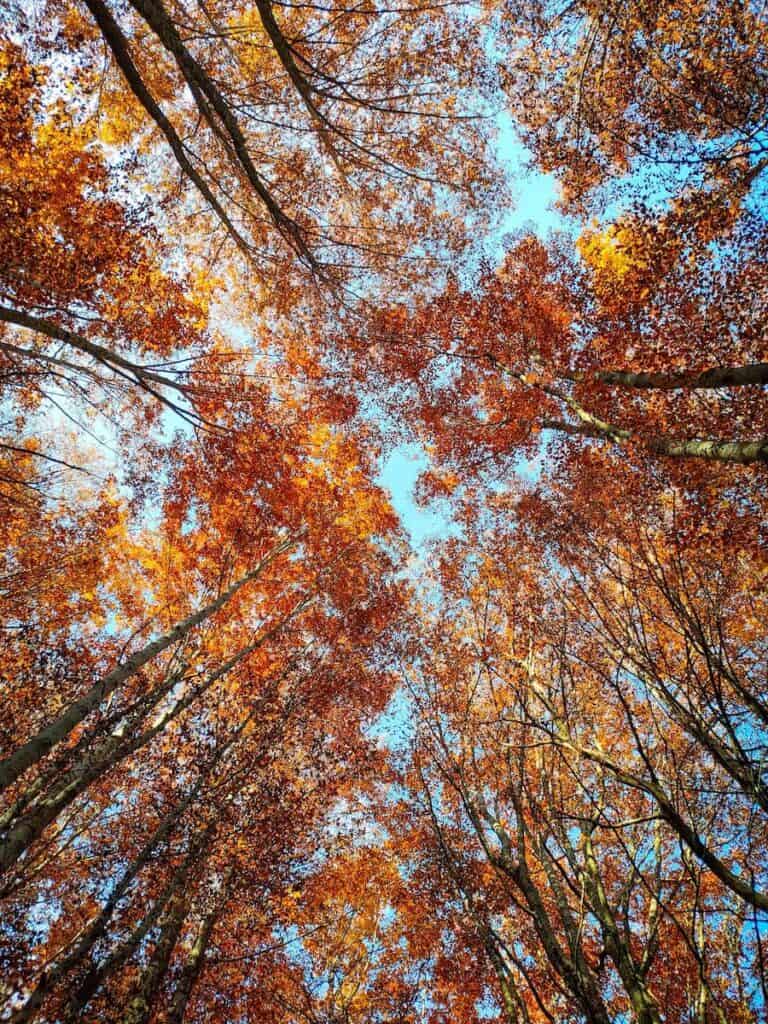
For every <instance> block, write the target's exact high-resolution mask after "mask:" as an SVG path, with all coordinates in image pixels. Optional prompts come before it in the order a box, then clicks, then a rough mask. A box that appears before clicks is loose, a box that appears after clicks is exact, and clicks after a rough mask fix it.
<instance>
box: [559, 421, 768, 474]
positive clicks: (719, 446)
mask: <svg viewBox="0 0 768 1024" xmlns="http://www.w3.org/2000/svg"><path fill="white" fill-rule="evenodd" d="M541 425H542V428H543V429H544V430H556V431H558V432H559V433H562V434H572V435H575V436H578V437H594V438H596V439H598V440H603V441H610V442H612V443H613V444H622V443H624V442H626V441H629V440H631V439H632V437H633V435H632V434H631V432H630V431H628V430H623V429H620V428H618V427H613V428H611V429H610V430H602V429H600V428H599V427H595V426H590V425H589V424H587V423H567V422H565V421H564V420H552V419H544V420H542V424H541ZM637 441H638V443H639V444H644V445H645V446H646V447H647V448H648V449H649V451H651V452H653V453H654V454H656V455H666V456H667V457H668V458H671V459H706V460H708V461H710V462H736V463H739V464H741V465H748V464H750V463H753V462H768V438H765V437H762V438H758V439H757V440H753V441H722V440H719V439H717V438H694V439H692V440H687V441H686V440H679V439H676V438H672V437H665V436H659V437H653V438H647V439H644V438H642V437H640V436H638V437H637Z"/></svg>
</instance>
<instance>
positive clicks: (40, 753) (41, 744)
mask: <svg viewBox="0 0 768 1024" xmlns="http://www.w3.org/2000/svg"><path fill="white" fill-rule="evenodd" d="M294 543H295V541H294V540H287V541H283V542H282V543H281V544H278V545H277V547H276V548H274V549H273V550H272V552H271V553H270V554H269V555H267V556H266V558H264V559H262V561H261V562H259V564H258V565H257V566H256V568H255V569H252V570H251V571H250V572H248V573H246V574H245V576H242V577H241V578H240V579H239V580H237V582H236V583H233V584H232V586H231V587H229V588H228V589H227V590H225V591H224V592H223V593H222V594H220V595H219V596H218V597H217V598H216V600H215V601H211V602H210V603H209V604H207V605H205V606H204V607H203V608H200V609H199V610H198V611H196V612H194V613H193V614H192V615H189V616H188V617H187V618H186V619H183V620H182V621H181V622H180V623H178V625H176V626H174V627H173V629H172V630H170V632H168V633H165V634H163V636H160V637H158V638H157V639H156V640H152V641H151V642H150V643H148V644H147V645H146V646H145V647H143V648H142V649H141V650H140V651H136V652H135V653H134V654H132V655H131V656H130V657H129V658H128V659H127V660H126V661H125V662H123V664H122V665H118V667H117V668H115V669H113V670H112V671H111V672H110V673H108V674H107V675H106V676H104V678H103V679H100V680H99V682H98V683H96V684H95V686H92V687H91V689H90V690H89V691H88V693H86V694H85V695H84V696H83V697H80V698H79V699H78V700H76V701H73V703H72V704H70V706H69V707H68V708H67V709H66V711H64V712H63V713H62V714H61V715H59V717H58V718H57V719H56V720H55V721H53V722H51V723H50V724H49V725H47V726H46V727H45V728H44V729H41V730H40V731H39V732H38V733H37V734H36V735H35V736H33V737H32V738H31V739H30V740H28V741H27V742H26V743H25V744H23V745H22V746H21V747H19V748H18V749H17V750H16V751H15V752H14V753H13V754H11V756H10V757H8V758H6V759H5V760H4V761H2V762H0V793H2V792H3V791H4V790H5V789H7V788H8V786H10V785H12V784H13V783H14V782H15V781H16V779H18V778H19V776H20V775H22V774H23V773H24V772H25V771H27V769H28V768H31V767H32V765H34V764H37V762H38V761H40V760H42V758H43V757H45V755H46V754H47V753H48V752H49V751H50V750H51V749H52V748H53V747H54V746H55V745H56V744H57V743H59V742H60V741H61V740H62V739H64V737H65V736H67V735H68V734H69V733H70V732H71V731H72V729H74V728H75V726H76V725H79V723H80V722H82V721H83V719H84V718H85V717H86V716H87V715H89V714H90V713H91V712H92V711H93V710H94V709H95V708H96V707H98V705H99V704H100V703H101V702H102V701H103V700H104V699H105V698H107V697H108V696H109V695H110V694H111V693H112V692H113V691H114V690H116V689H117V687H118V686H120V685H121V684H122V683H124V682H126V680H128V679H130V677H131V676H132V675H134V674H135V673H136V672H138V670H139V669H140V668H142V667H143V666H144V665H146V664H147V662H149V661H151V660H152V659H153V658H156V657H157V656H158V655H159V654H161V653H162V652H163V651H165V650H167V649H168V648H169V647H170V646H171V645H172V644H174V643H176V642H177V641H179V640H181V639H183V637H185V636H186V635H187V634H188V633H189V632H190V631H191V630H192V629H194V628H195V626H198V625H200V623H201V622H204V621H205V620H206V619H208V618H210V617H211V616H212V615H214V614H215V613H216V612H217V611H219V610H220V609H221V608H223V607H224V605H226V604H227V602H228V601H230V600H231V599H232V598H233V597H234V596H235V594H236V593H237V592H238V591H239V590H240V589H241V588H242V587H244V586H245V585H246V584H247V583H250V582H251V581H252V580H254V579H256V577H257V576H259V575H260V573H261V572H262V571H263V570H264V569H265V568H266V566H268V565H269V564H270V563H271V562H272V561H273V560H274V559H275V558H276V557H277V556H278V555H279V554H281V553H282V552H283V551H286V550H287V549H288V548H289V547H291V546H292V545H293V544H294Z"/></svg>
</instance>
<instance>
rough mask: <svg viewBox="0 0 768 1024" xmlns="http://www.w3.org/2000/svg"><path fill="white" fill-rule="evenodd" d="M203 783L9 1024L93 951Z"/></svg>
mask: <svg viewBox="0 0 768 1024" xmlns="http://www.w3.org/2000/svg"><path fill="white" fill-rule="evenodd" d="M202 783H203V776H202V775H201V776H200V777H199V778H198V780H197V782H196V783H195V785H194V786H193V787H192V789H191V790H190V792H189V793H188V794H187V795H186V796H185V797H184V798H183V799H182V800H180V801H179V802H178V803H177V804H176V805H175V806H174V807H172V808H171V809H170V810H169V811H168V812H167V814H165V816H164V817H163V818H162V820H161V821H160V823H159V824H158V826H157V828H156V829H155V831H154V832H153V833H152V835H151V836H150V837H149V839H148V840H147V842H146V843H145V844H144V846H143V847H142V848H141V850H140V851H139V853H138V854H137V855H136V857H134V859H133V860H132V861H131V863H130V864H129V865H128V867H127V868H126V869H125V871H123V874H122V875H121V876H120V880H119V881H118V882H117V883H116V884H115V885H114V886H113V888H112V891H111V892H110V894H109V896H108V898H107V900H106V902H105V903H104V905H103V907H102V908H101V910H100V911H99V912H98V914H97V915H96V916H95V917H94V918H92V919H91V921H90V922H89V924H88V925H87V926H86V928H85V930H84V931H83V932H82V933H81V934H80V936H79V937H78V939H77V941H76V942H75V944H74V945H73V946H72V948H71V949H70V950H69V952H68V953H67V954H66V956H64V957H62V959H60V960H58V961H57V962H56V963H55V964H53V965H52V966H51V967H50V968H49V969H47V970H46V971H44V972H43V974H42V975H41V976H40V978H39V980H38V983H37V985H36V986H35V989H34V990H33V992H32V993H31V994H30V995H29V997H28V998H27V1001H26V1002H25V1003H24V1005H23V1006H21V1007H20V1008H19V1009H18V1010H16V1012H15V1013H14V1014H13V1016H12V1017H11V1019H10V1024H27V1022H28V1021H30V1020H31V1019H32V1018H33V1016H34V1014H35V1013H36V1012H37V1010H38V1009H39V1008H40V1006H41V1005H42V1002H43V1000H44V999H45V997H46V996H47V995H48V994H49V993H50V992H52V991H53V989H54V988H55V987H56V985H57V984H58V982H59V981H61V979H62V978H63V977H64V976H65V975H66V974H67V973H68V972H69V971H71V970H72V969H73V968H74V967H77V965H78V964H79V963H81V962H82V960H84V959H85V957H86V956H87V955H88V954H89V953H90V951H91V950H92V949H93V947H94V945H95V944H96V942H97V941H98V940H99V939H100V938H101V937H102V936H103V935H104V934H105V932H106V930H107V926H108V924H109V922H110V920H111V919H112V915H113V914H114V912H115V910H116V909H117V905H118V904H119V902H120V900H121V899H122V898H123V897H124V896H125V894H126V893H127V892H128V890H129V889H130V887H131V885H132V884H133V882H134V880H135V879H136V877H137V876H138V875H139V874H140V873H141V871H142V870H143V869H144V868H145V867H146V866H147V865H148V864H149V862H150V860H151V859H152V858H153V857H154V855H155V853H156V851H157V850H158V849H159V848H160V847H161V846H162V844H163V843H164V842H165V841H166V840H167V839H168V838H169V837H170V835H171V834H172V833H173V830H174V829H175V827H176V825H177V824H178V823H179V822H180V821H181V819H182V817H183V815H184V812H185V811H186V810H187V808H188V807H189V806H190V805H191V804H192V803H194V801H195V799H196V797H197V795H198V794H199V792H200V790H201V788H202Z"/></svg>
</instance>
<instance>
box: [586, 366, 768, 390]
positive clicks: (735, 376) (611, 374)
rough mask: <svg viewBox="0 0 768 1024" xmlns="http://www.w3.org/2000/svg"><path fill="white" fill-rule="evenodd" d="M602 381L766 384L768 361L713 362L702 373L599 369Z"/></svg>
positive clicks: (696, 386)
mask: <svg viewBox="0 0 768 1024" xmlns="http://www.w3.org/2000/svg"><path fill="white" fill-rule="evenodd" d="M595 376H596V377H597V379H598V380H599V381H602V382H603V384H618V385H619V386H620V387H625V388H652V389H655V390H659V391H675V390H678V389H687V390H690V391H699V390H705V389H710V388H740V387H747V386H749V385H753V386H754V385H765V384H768V363H748V364H746V365H745V366H715V367H712V369H709V370H704V371H703V372H702V373H691V372H690V371H689V370H671V371H669V372H668V373H630V372H628V371H624V370H598V371H597V373H596V374H595Z"/></svg>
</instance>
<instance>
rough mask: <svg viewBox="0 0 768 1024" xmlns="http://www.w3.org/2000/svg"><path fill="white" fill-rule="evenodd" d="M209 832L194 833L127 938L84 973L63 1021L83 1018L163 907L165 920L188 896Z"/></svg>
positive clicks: (209, 830)
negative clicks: (175, 866)
mask: <svg viewBox="0 0 768 1024" xmlns="http://www.w3.org/2000/svg"><path fill="white" fill-rule="evenodd" d="M211 836H212V827H211V826H209V827H207V828H206V829H203V830H201V831H200V832H198V833H197V835H196V836H195V837H194V839H193V840H192V842H191V843H190V846H189V849H188V851H187V855H186V857H185V858H184V860H183V862H182V863H181V864H180V865H179V866H178V867H177V868H176V870H175V871H174V873H173V875H172V876H171V878H170V879H169V881H168V883H167V884H166V886H165V889H164V890H163V891H162V893H161V894H160V896H158V898H157V899H156V900H155V902H154V903H153V905H152V907H151V908H150V910H149V912H148V913H147V914H146V915H145V916H144V917H143V918H142V920H141V921H140V922H139V923H138V924H137V925H136V927H135V928H133V930H132V931H131V932H130V933H129V934H128V935H127V936H126V938H125V939H123V940H122V942H120V943H118V945H117V946H115V947H114V948H113V949H112V950H111V952H110V953H109V955H108V956H107V957H106V958H105V959H104V960H102V961H101V963H98V964H93V965H92V966H91V968H90V970H88V972H87V973H86V975H85V977H84V978H83V979H82V980H81V981H80V983H79V985H78V987H77V989H76V990H75V991H74V992H73V993H72V994H71V995H70V997H69V999H68V1000H67V1004H66V1006H65V1007H64V1012H63V1015H62V1019H63V1021H64V1024H73V1022H75V1021H82V1020H83V1012H84V1011H85V1009H86V1008H87V1007H88V1005H89V1003H90V1002H91V1000H92V999H93V997H94V996H95V995H96V994H97V992H98V991H99V989H100V988H101V986H102V985H103V984H104V982H105V981H106V979H107V978H108V977H110V976H111V975H112V974H114V973H115V971H117V970H119V969H120V968H121V967H122V966H123V964H125V962H126V961H127V960H128V959H129V958H130V957H131V956H132V955H133V953H134V952H135V951H136V950H137V949H138V947H139V946H140V945H141V943H142V942H143V941H144V939H145V938H146V937H147V935H148V934H149V932H150V931H151V930H152V928H154V927H155V925H156V924H157V922H158V920H159V919H160V918H161V916H163V915H164V912H165V911H166V908H168V912H167V913H165V916H164V919H165V921H166V922H167V919H168V914H169V913H172V912H173V911H174V908H178V904H179V901H180V900H182V901H183V900H185V899H187V898H188V892H187V882H188V880H189V877H190V875H191V874H192V872H193V870H194V869H195V868H196V866H197V865H198V863H199V862H200V856H201V852H202V851H203V850H204V849H205V846H206V844H207V842H208V841H209V840H210V838H211ZM163 927H165V926H163Z"/></svg>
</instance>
